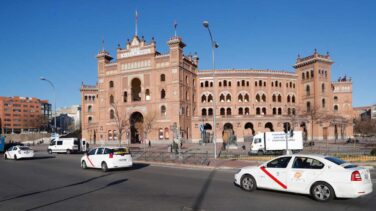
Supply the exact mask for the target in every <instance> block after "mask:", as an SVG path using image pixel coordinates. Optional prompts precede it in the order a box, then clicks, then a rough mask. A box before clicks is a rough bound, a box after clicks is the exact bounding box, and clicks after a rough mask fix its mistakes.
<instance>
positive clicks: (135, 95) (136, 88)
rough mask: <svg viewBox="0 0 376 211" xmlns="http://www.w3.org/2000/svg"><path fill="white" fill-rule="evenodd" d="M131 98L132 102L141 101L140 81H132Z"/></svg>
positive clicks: (135, 79) (136, 79)
mask: <svg viewBox="0 0 376 211" xmlns="http://www.w3.org/2000/svg"><path fill="white" fill-rule="evenodd" d="M131 85H132V90H131V95H132V96H131V97H132V101H133V102H137V101H141V80H140V79H138V78H134V79H132V82H131Z"/></svg>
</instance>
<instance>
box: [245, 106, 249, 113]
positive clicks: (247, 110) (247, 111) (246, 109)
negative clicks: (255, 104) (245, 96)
mask: <svg viewBox="0 0 376 211" xmlns="http://www.w3.org/2000/svg"><path fill="white" fill-rule="evenodd" d="M244 114H245V115H249V108H248V107H247V108H245V109H244Z"/></svg>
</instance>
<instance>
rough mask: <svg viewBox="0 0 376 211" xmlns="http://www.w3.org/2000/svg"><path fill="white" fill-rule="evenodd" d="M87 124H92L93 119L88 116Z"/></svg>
mask: <svg viewBox="0 0 376 211" xmlns="http://www.w3.org/2000/svg"><path fill="white" fill-rule="evenodd" d="M87 122H88V123H89V124H91V123H93V117H91V116H89V117H88V118H87Z"/></svg>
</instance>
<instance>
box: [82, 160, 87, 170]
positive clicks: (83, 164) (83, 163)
mask: <svg viewBox="0 0 376 211" xmlns="http://www.w3.org/2000/svg"><path fill="white" fill-rule="evenodd" d="M81 167H82V168H83V169H87V165H86V162H85V161H84V160H83V161H82V163H81Z"/></svg>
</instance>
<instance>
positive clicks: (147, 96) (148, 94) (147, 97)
mask: <svg viewBox="0 0 376 211" xmlns="http://www.w3.org/2000/svg"><path fill="white" fill-rule="evenodd" d="M145 100H150V89H146V90H145Z"/></svg>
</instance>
